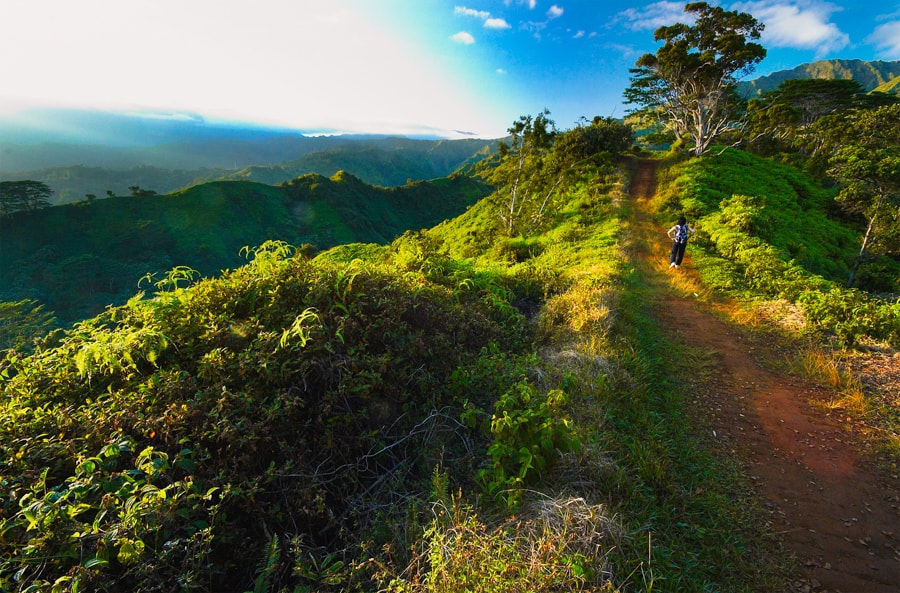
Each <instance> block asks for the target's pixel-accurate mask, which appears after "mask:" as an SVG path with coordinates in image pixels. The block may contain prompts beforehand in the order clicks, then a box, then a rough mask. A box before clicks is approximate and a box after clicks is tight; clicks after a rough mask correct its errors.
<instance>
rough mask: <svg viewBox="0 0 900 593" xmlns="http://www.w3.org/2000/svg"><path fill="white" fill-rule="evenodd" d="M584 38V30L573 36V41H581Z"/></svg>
mask: <svg viewBox="0 0 900 593" xmlns="http://www.w3.org/2000/svg"><path fill="white" fill-rule="evenodd" d="M584 36H585V32H584V31H583V30H582V31H577V32H576V33H575V34H574V35H572V39H581V38H582V37H584Z"/></svg>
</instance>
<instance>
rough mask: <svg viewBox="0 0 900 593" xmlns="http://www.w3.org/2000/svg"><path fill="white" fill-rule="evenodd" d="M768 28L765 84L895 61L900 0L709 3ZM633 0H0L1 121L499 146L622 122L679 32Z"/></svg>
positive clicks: (675, 17)
mask: <svg viewBox="0 0 900 593" xmlns="http://www.w3.org/2000/svg"><path fill="white" fill-rule="evenodd" d="M710 4H714V5H719V6H722V7H724V8H726V9H729V10H730V9H737V10H741V11H743V12H749V13H750V14H752V15H754V16H755V17H756V18H757V19H758V20H760V21H761V22H762V23H763V24H764V25H765V27H766V28H765V32H764V36H763V39H762V43H763V45H764V46H765V47H766V48H767V50H768V52H769V54H768V57H767V58H766V59H765V61H763V62H762V63H761V64H760V66H759V67H758V68H757V72H756V74H758V75H763V74H767V73H770V72H773V71H776V70H782V69H787V68H792V67H794V66H797V65H800V64H802V63H806V62H811V61H814V60H818V59H830V58H844V59H854V58H856V59H863V60H876V59H882V60H898V59H900V0H880V1H874V0H830V1H824V0H751V1H742V2H730V1H722V2H715V1H713V2H710ZM683 8H684V2H669V1H662V2H659V1H642V0H618V1H612V2H609V1H606V0H553V1H545V0H457V1H454V0H252V1H251V0H241V1H237V0H78V1H72V0H0V23H3V25H4V26H3V29H4V31H3V35H0V56H2V59H0V81H2V84H0V114H6V115H9V114H10V113H13V112H17V111H21V110H23V109H28V108H33V107H48V106H66V107H68V106H71V107H90V108H100V109H114V110H124V111H134V112H138V111H140V112H146V111H151V112H154V113H155V114H156V116H158V117H179V115H178V114H179V113H181V112H190V113H196V114H200V115H202V116H203V117H205V118H207V119H210V120H240V121H246V122H256V123H261V124H274V125H283V126H290V127H296V128H301V129H307V130H322V131H325V130H330V131H351V132H379V133H384V132H387V133H406V134H413V133H437V134H445V135H448V136H451V137H457V136H463V135H476V136H480V137H499V136H502V135H504V133H505V131H506V128H507V127H509V125H510V124H512V123H513V122H514V121H515V120H516V119H517V118H518V117H519V116H520V115H525V114H535V113H537V112H539V111H540V110H542V109H544V108H547V109H549V110H550V112H551V118H552V119H554V120H555V121H556V123H557V125H558V127H560V128H569V127H572V125H574V124H575V122H576V121H577V120H578V119H579V118H580V117H582V116H584V117H587V118H591V117H593V116H595V115H601V116H616V117H618V116H622V115H624V113H625V110H626V109H627V106H625V105H623V104H622V92H623V90H624V89H625V88H626V87H627V86H628V76H629V74H628V69H629V68H631V67H633V66H634V63H635V61H636V60H637V59H638V58H639V57H640V55H642V54H643V53H647V52H654V51H655V50H656V48H657V47H658V46H657V44H656V43H655V42H654V41H653V31H654V29H656V28H657V27H659V26H661V25H664V24H672V23H675V22H679V21H680V22H684V21H685V16H686V15H685V13H684V12H683Z"/></svg>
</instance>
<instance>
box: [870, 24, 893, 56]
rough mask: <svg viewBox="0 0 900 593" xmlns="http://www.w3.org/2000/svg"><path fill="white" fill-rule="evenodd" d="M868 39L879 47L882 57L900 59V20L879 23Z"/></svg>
mask: <svg viewBox="0 0 900 593" xmlns="http://www.w3.org/2000/svg"><path fill="white" fill-rule="evenodd" d="M866 41H868V42H869V43H873V44H874V45H875V46H876V47H877V48H878V51H879V54H880V57H881V59H883V60H900V21H892V22H889V23H885V24H883V25H879V26H878V27H876V29H875V31H873V32H872V34H871V35H869V36H868V37H867V38H866Z"/></svg>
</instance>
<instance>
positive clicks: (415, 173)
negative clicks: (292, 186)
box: [0, 109, 496, 203]
mask: <svg viewBox="0 0 900 593" xmlns="http://www.w3.org/2000/svg"><path fill="white" fill-rule="evenodd" d="M495 145H496V141H495V140H485V139H467V138H462V139H458V140H446V139H438V138H396V137H388V136H368V135H341V136H322V135H317V136H308V135H304V134H302V133H300V132H298V131H296V130H285V129H280V128H265V127H258V126H253V125H249V124H233V123H230V124H226V123H215V122H208V121H205V120H204V119H203V118H202V117H200V116H197V115H195V114H186V113H163V114H156V113H133V114H126V113H107V112H102V111H91V110H65V109H43V110H33V111H29V112H26V113H24V114H19V115H17V116H15V117H13V116H0V180H16V179H31V180H34V181H42V182H44V183H46V184H47V185H49V186H50V187H51V188H52V189H53V190H54V192H55V195H54V196H53V199H52V200H53V202H54V203H68V202H73V201H79V200H83V199H84V197H85V195H86V194H94V195H96V196H97V197H105V196H106V195H107V193H108V192H112V193H113V194H114V195H127V194H129V193H130V192H129V190H128V188H130V187H132V186H138V187H141V188H142V189H146V190H153V191H156V192H157V193H160V194H164V193H170V192H172V191H176V190H179V189H183V188H186V187H189V186H191V185H195V184H198V183H202V182H205V181H211V180H216V179H243V180H254V181H261V182H264V183H270V184H275V183H280V182H282V181H287V180H289V179H293V178H294V177H297V176H298V175H302V174H305V173H310V172H315V173H321V174H324V175H327V176H330V175H332V174H334V173H335V172H337V171H340V170H344V171H349V172H351V173H352V174H354V175H356V176H357V177H359V178H360V179H362V180H364V181H366V182H368V183H372V184H374V185H382V186H393V185H400V184H405V183H406V181H407V180H408V179H412V180H421V179H433V178H438V177H444V176H446V175H449V174H450V173H452V172H453V171H454V170H456V169H457V168H458V167H459V166H460V165H461V164H463V163H465V162H467V160H469V159H471V158H473V156H474V155H475V154H476V153H479V152H480V151H483V150H486V149H490V148H491V147H493V146H495ZM320 153H321V154H320ZM313 154H315V155H317V156H311V155H313Z"/></svg>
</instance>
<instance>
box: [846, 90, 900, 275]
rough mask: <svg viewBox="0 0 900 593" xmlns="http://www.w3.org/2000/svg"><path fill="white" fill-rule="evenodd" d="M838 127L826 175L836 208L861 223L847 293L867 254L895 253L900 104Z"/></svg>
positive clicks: (898, 244) (899, 238) (899, 212)
mask: <svg viewBox="0 0 900 593" xmlns="http://www.w3.org/2000/svg"><path fill="white" fill-rule="evenodd" d="M840 123H841V124H842V125H835V129H834V130H832V131H831V132H830V134H831V135H832V137H835V136H836V135H840V136H839V137H840V139H841V140H840V142H841V144H840V146H839V147H838V148H837V149H836V151H835V153H834V155H833V156H832V157H831V159H830V160H829V163H830V165H831V169H830V170H829V173H830V174H831V175H833V176H835V177H836V178H837V179H838V180H839V181H840V182H841V184H842V187H841V190H840V193H839V194H838V197H837V200H838V203H839V204H841V206H842V207H843V208H844V209H845V210H847V211H849V212H852V213H854V214H860V215H862V216H863V217H864V218H865V221H866V230H865V232H864V234H863V238H862V241H861V245H860V250H859V255H858V257H857V258H856V262H855V263H854V266H853V269H852V271H851V273H850V276H849V278H848V280H847V287H848V288H849V287H851V286H853V284H854V281H855V273H856V271H857V270H858V269H859V267H860V266H861V265H862V263H863V262H864V261H866V260H868V259H870V258H871V256H872V252H875V253H877V254H884V253H885V252H888V253H891V252H893V253H897V252H898V251H900V103H897V104H894V105H891V106H885V107H880V108H878V109H874V110H861V111H859V112H857V113H854V114H852V115H850V116H849V117H848V118H846V119H845V120H842V121H841V122H840Z"/></svg>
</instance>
